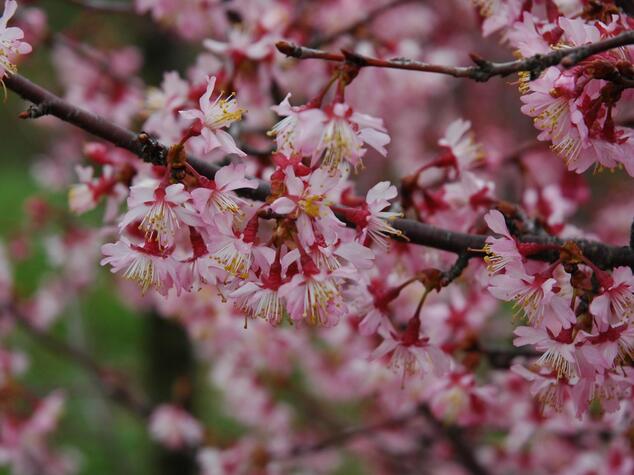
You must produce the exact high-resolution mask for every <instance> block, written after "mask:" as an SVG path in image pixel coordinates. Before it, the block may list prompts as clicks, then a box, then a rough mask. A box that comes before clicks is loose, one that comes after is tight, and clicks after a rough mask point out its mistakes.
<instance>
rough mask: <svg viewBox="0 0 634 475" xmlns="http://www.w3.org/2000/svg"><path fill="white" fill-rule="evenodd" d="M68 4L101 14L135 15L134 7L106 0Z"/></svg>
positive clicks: (79, 0)
mask: <svg viewBox="0 0 634 475" xmlns="http://www.w3.org/2000/svg"><path fill="white" fill-rule="evenodd" d="M64 1H65V2H66V3H70V4H72V5H76V6H78V7H81V8H84V9H86V10H94V11H96V12H101V13H134V12H135V10H134V5H132V4H131V3H124V2H122V1H116V2H108V1H106V0H64Z"/></svg>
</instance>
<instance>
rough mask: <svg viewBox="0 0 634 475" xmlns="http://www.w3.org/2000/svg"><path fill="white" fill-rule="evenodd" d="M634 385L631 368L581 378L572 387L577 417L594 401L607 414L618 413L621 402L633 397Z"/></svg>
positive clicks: (633, 374)
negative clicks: (633, 388) (633, 387)
mask: <svg viewBox="0 0 634 475" xmlns="http://www.w3.org/2000/svg"><path fill="white" fill-rule="evenodd" d="M633 384H634V372H632V368H629V367H623V368H620V369H619V371H616V372H613V371H605V372H600V373H594V374H591V375H586V376H583V377H581V378H580V379H579V381H578V382H577V383H576V384H575V385H574V386H573V387H572V401H573V403H574V405H575V408H576V412H577V416H578V417H581V415H582V414H583V413H584V412H586V411H587V410H588V408H589V406H590V403H592V402H593V401H598V402H599V403H600V404H601V409H602V410H603V411H605V412H608V413H609V412H615V411H617V410H618V409H619V407H620V406H621V400H622V399H623V398H626V397H628V396H630V395H631V390H632V385H633Z"/></svg>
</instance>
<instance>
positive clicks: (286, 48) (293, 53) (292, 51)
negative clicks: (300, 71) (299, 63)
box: [275, 41, 302, 58]
mask: <svg viewBox="0 0 634 475" xmlns="http://www.w3.org/2000/svg"><path fill="white" fill-rule="evenodd" d="M275 47H276V48H277V50H278V51H279V52H280V53H282V54H284V55H286V56H290V57H291V58H301V57H302V48H301V47H299V46H297V45H296V44H294V43H290V42H288V41H278V42H277V43H275Z"/></svg>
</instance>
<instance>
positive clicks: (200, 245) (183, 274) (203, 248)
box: [175, 228, 223, 292]
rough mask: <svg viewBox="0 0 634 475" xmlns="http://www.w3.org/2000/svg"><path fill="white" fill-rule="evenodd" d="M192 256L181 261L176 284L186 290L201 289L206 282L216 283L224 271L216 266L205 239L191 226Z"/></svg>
mask: <svg viewBox="0 0 634 475" xmlns="http://www.w3.org/2000/svg"><path fill="white" fill-rule="evenodd" d="M189 240H190V243H191V246H192V256H191V257H190V258H188V259H186V260H184V261H181V263H180V265H179V266H178V271H179V278H178V281H177V282H175V284H176V285H179V287H180V288H181V289H182V290H185V291H188V292H189V291H199V290H201V289H202V288H203V286H204V285H205V284H210V285H216V284H217V282H218V279H219V278H220V277H221V276H222V275H223V271H221V270H220V269H218V268H217V267H215V266H214V265H213V264H214V262H213V261H212V257H211V255H210V254H209V249H208V247H207V244H206V243H205V240H204V239H203V237H202V236H201V235H200V233H199V232H198V231H197V230H196V228H189Z"/></svg>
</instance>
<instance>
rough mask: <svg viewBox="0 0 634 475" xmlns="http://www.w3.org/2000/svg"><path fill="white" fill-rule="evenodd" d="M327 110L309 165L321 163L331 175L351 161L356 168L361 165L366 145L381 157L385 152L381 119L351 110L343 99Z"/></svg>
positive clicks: (386, 142) (387, 140)
mask: <svg viewBox="0 0 634 475" xmlns="http://www.w3.org/2000/svg"><path fill="white" fill-rule="evenodd" d="M326 113H327V114H328V120H327V121H326V123H325V125H324V126H323V131H322V133H321V137H320V139H319V143H318V144H317V148H316V149H315V151H314V152H313V158H312V163H311V165H313V166H314V165H315V164H317V163H318V162H320V163H321V166H322V167H323V168H324V169H326V170H327V171H328V173H329V174H330V175H335V174H337V173H338V172H339V170H340V167H341V165H342V164H350V165H351V166H352V167H354V168H355V169H358V168H359V167H360V166H361V158H362V157H363V156H364V155H365V153H366V149H365V148H364V145H365V144H368V145H370V146H371V147H372V148H374V149H375V150H376V151H377V152H379V153H380V154H381V155H383V156H385V155H386V154H387V150H386V149H385V146H386V145H387V144H388V143H390V136H389V135H388V134H387V130H386V129H385V127H384V125H383V121H382V120H381V119H378V118H376V117H371V116H369V115H366V114H361V113H359V112H354V111H353V110H352V108H350V106H349V105H348V104H345V103H342V102H339V103H337V104H334V105H333V106H331V107H330V108H329V109H328V110H327V111H326Z"/></svg>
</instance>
